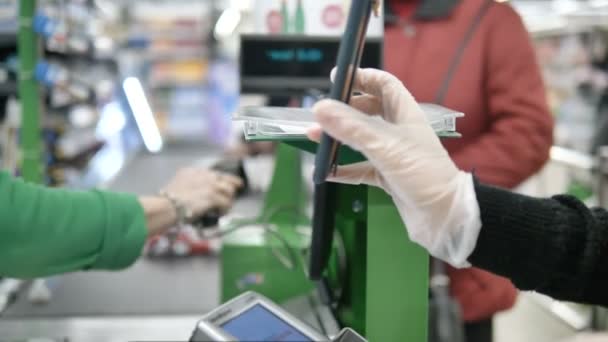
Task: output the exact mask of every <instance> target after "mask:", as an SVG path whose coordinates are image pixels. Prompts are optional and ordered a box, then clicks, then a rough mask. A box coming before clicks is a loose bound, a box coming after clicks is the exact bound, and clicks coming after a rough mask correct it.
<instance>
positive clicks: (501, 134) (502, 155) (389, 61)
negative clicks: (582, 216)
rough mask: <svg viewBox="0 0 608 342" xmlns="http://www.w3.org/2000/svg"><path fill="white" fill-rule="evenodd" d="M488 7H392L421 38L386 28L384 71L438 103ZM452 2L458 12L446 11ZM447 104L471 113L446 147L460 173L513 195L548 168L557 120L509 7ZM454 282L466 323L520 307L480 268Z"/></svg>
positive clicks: (494, 8)
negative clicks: (463, 46)
mask: <svg viewBox="0 0 608 342" xmlns="http://www.w3.org/2000/svg"><path fill="white" fill-rule="evenodd" d="M484 1H486V0H461V1H457V0H415V1H410V0H393V1H391V2H390V4H389V5H392V6H391V7H392V9H393V11H394V12H395V14H396V15H397V16H398V17H400V18H409V20H410V23H411V25H412V26H413V27H414V30H413V32H414V34H411V32H412V30H409V31H410V34H409V35H408V34H405V33H404V31H405V30H404V28H403V25H402V24H399V25H394V24H393V25H387V26H386V30H385V47H384V49H385V50H384V55H385V69H386V70H387V71H389V72H391V73H393V74H395V75H396V76H397V77H399V78H400V79H401V80H402V81H403V83H404V84H405V86H406V87H407V88H408V89H409V90H410V91H411V92H412V94H413V95H414V96H415V97H416V98H417V100H418V101H420V102H432V101H433V100H434V99H435V97H436V94H437V92H438V89H439V87H440V84H441V83H442V81H443V79H444V78H445V75H446V72H447V69H448V68H449V65H450V62H451V60H452V58H453V56H454V55H455V51H456V50H457V48H458V46H459V45H460V43H461V41H462V39H463V37H464V35H465V31H467V30H468V28H469V26H470V25H471V22H472V21H473V18H474V17H475V16H476V15H477V13H478V11H479V9H480V8H481V6H482V4H483V3H484ZM421 2H422V4H423V5H425V6H424V7H426V8H425V10H426V12H424V13H421V7H423V6H422V5H421V4H420V3H421ZM431 3H435V4H438V3H443V4H440V6H439V7H444V9H443V13H435V14H433V13H432V11H431V12H429V11H428V9H429V7H428V6H429V5H432V4H431ZM446 3H453V6H452V5H449V4H448V6H447V7H448V9H447V10H446V8H445V7H446V6H445V5H446ZM439 12H442V11H439ZM412 15H413V17H412ZM422 17H424V18H422ZM443 104H444V105H445V106H446V107H449V108H452V109H457V110H459V111H462V112H464V113H465V114H466V117H464V118H462V119H458V121H457V129H458V131H459V132H461V133H462V135H463V137H462V138H460V139H453V140H446V141H444V145H445V147H446V148H447V150H448V152H449V153H450V155H451V156H452V158H453V159H454V161H455V162H456V164H457V165H458V166H459V167H460V168H461V169H464V170H467V171H474V172H475V174H476V176H477V177H479V179H480V180H482V181H483V182H487V183H490V184H493V185H498V186H502V187H507V188H512V187H514V186H516V185H518V184H520V183H521V182H522V181H524V180H525V179H526V178H528V177H530V176H531V175H533V174H534V173H535V172H537V171H538V170H539V169H540V168H541V167H542V165H543V164H544V163H545V162H546V161H547V159H548V157H549V149H550V147H551V145H552V142H553V141H552V137H553V120H552V117H551V115H550V112H549V110H548V106H547V101H546V97H545V89H544V86H543V81H542V78H541V74H540V70H539V68H538V65H537V63H536V58H535V54H534V51H533V48H532V45H531V43H530V39H529V36H528V33H527V31H526V29H525V27H524V25H523V23H522V21H521V19H520V17H519V15H518V14H517V13H516V12H515V11H514V10H513V9H512V8H511V7H510V6H509V5H506V4H501V3H494V4H492V5H491V6H490V8H489V9H488V11H487V12H486V15H485V17H484V18H483V19H482V21H481V23H480V25H479V26H478V27H477V30H476V32H475V34H474V35H473V37H472V39H471V40H470V41H469V44H468V45H467V48H466V50H465V52H464V54H463V55H462V59H461V62H460V65H459V67H458V68H457V70H456V72H455V73H454V76H453V78H452V81H451V85H450V87H449V90H448V93H447V95H446V97H445V101H444V103H443ZM450 278H451V280H452V281H451V287H452V293H453V295H454V296H455V297H456V299H457V300H458V301H459V302H460V303H461V305H462V308H463V315H464V318H465V320H466V321H476V320H480V319H485V318H489V317H491V316H492V315H493V314H494V313H496V312H498V311H500V310H504V309H508V308H510V307H511V306H512V305H513V304H514V302H515V298H516V294H517V292H516V289H515V287H513V285H512V284H511V283H510V282H509V281H508V280H507V279H505V278H501V277H498V276H495V275H492V274H490V273H488V272H485V271H481V270H479V269H474V268H471V269H465V270H453V269H452V270H450Z"/></svg>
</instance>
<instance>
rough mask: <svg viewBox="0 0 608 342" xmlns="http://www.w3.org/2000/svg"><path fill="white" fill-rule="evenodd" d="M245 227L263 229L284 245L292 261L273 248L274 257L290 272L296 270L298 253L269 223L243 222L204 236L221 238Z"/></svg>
mask: <svg viewBox="0 0 608 342" xmlns="http://www.w3.org/2000/svg"><path fill="white" fill-rule="evenodd" d="M245 227H250V228H259V229H263V230H264V231H265V232H266V233H269V234H271V235H272V236H274V237H275V238H276V239H277V240H279V241H280V242H281V244H283V246H284V247H285V249H286V250H287V251H288V253H289V257H290V258H291V261H290V260H288V258H286V257H285V256H284V255H281V254H280V253H279V252H277V251H276V248H271V251H272V252H273V254H274V256H275V257H276V258H277V259H278V260H279V262H280V263H281V264H283V266H285V268H287V269H289V270H293V269H294V268H295V265H296V263H297V256H296V253H295V252H294V251H293V248H292V247H291V246H290V245H289V242H288V241H287V240H286V239H285V237H283V235H282V234H281V233H280V232H279V231H277V230H275V229H273V228H272V226H271V225H270V224H269V223H267V222H259V221H257V220H243V221H240V222H236V223H234V224H232V225H229V226H228V228H226V229H224V230H221V231H216V232H213V233H204V234H203V235H202V236H203V237H205V238H207V239H212V238H221V237H224V236H226V235H229V234H232V233H234V232H236V231H237V230H239V229H242V228H245Z"/></svg>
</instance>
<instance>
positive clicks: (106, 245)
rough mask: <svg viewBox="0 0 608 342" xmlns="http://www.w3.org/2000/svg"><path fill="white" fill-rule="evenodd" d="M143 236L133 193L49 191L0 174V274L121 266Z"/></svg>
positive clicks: (144, 231)
mask: <svg viewBox="0 0 608 342" xmlns="http://www.w3.org/2000/svg"><path fill="white" fill-rule="evenodd" d="M146 235H147V229H146V222H145V216H144V212H143V209H142V207H141V205H140V204H139V201H138V200H137V198H135V197H134V196H130V195H125V194H118V193H110V192H103V191H86V192H85V191H68V190H61V189H50V188H45V187H42V186H38V185H34V184H28V183H24V182H22V181H21V180H17V179H13V178H11V177H10V176H9V175H8V174H6V173H0V276H4V277H13V278H31V277H41V276H47V275H52V274H58V273H65V272H71V271H78V270H85V269H110V270H113V269H121V268H125V267H127V266H129V265H131V264H132V263H133V262H134V261H135V260H136V259H137V257H138V256H139V255H140V253H141V249H142V247H143V244H144V242H145V239H146Z"/></svg>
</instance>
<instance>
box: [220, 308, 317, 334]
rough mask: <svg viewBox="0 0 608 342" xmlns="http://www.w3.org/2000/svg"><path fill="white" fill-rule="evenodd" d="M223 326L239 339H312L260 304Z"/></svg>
mask: <svg viewBox="0 0 608 342" xmlns="http://www.w3.org/2000/svg"><path fill="white" fill-rule="evenodd" d="M222 328H224V330H226V331H227V332H228V333H230V335H232V336H234V337H236V338H237V339H239V341H245V340H247V341H298V342H308V341H311V342H312V340H311V339H310V337H307V336H305V335H304V334H302V333H301V332H300V331H298V330H297V329H296V328H294V327H293V326H291V325H290V324H287V322H285V321H284V320H282V319H280V318H279V317H278V316H277V315H275V314H273V313H272V312H270V311H269V310H268V309H266V308H265V307H263V306H262V305H260V304H256V305H254V306H253V307H251V308H250V309H248V310H246V311H244V312H243V313H241V314H240V315H239V316H237V317H235V318H233V319H231V320H230V321H228V322H226V323H224V324H223V325H222Z"/></svg>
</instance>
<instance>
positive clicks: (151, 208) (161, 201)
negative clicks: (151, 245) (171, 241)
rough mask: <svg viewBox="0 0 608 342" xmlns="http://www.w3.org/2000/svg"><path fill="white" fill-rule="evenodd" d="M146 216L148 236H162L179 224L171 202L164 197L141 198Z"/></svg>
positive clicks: (140, 201)
mask: <svg viewBox="0 0 608 342" xmlns="http://www.w3.org/2000/svg"><path fill="white" fill-rule="evenodd" d="M139 203H140V204H141V206H142V208H143V210H144V214H145V216H146V226H147V228H148V235H149V236H153V235H157V234H162V233H164V232H165V231H167V230H168V229H170V228H172V227H174V226H175V225H177V223H178V216H177V212H176V211H175V209H174V207H173V205H172V204H171V202H170V201H169V200H168V199H166V198H164V197H162V196H145V197H140V198H139Z"/></svg>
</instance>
